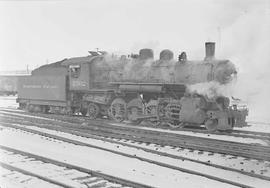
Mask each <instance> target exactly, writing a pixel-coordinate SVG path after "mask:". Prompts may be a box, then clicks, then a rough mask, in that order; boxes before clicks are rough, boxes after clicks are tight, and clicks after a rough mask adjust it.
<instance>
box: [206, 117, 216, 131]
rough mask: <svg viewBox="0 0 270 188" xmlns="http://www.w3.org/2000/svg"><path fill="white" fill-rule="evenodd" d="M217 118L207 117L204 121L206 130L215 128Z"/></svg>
mask: <svg viewBox="0 0 270 188" xmlns="http://www.w3.org/2000/svg"><path fill="white" fill-rule="evenodd" d="M217 126H218V120H217V119H208V120H206V122H205V127H206V129H207V130H208V131H215V130H217Z"/></svg>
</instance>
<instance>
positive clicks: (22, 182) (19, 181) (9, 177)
mask: <svg viewBox="0 0 270 188" xmlns="http://www.w3.org/2000/svg"><path fill="white" fill-rule="evenodd" d="M0 187H1V188H2V187H3V188H22V187H24V188H33V187H38V188H48V187H49V188H60V186H57V185H55V184H51V183H49V182H46V181H44V180H41V179H39V178H36V177H32V176H28V175H25V174H22V173H20V172H15V171H11V170H8V169H6V168H3V167H1V166H0Z"/></svg>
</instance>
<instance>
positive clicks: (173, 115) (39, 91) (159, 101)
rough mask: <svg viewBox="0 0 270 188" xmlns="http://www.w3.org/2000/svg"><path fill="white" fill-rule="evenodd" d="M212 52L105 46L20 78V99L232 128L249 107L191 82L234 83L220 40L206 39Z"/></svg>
mask: <svg viewBox="0 0 270 188" xmlns="http://www.w3.org/2000/svg"><path fill="white" fill-rule="evenodd" d="M205 47H206V48H205V49H206V57H205V59H204V60H202V61H190V60H188V59H187V56H186V53H185V52H183V53H181V54H180V55H179V56H178V59H177V60H175V59H174V54H173V52H172V51H170V50H163V51H161V53H160V57H159V59H158V60H154V54H153V51H152V50H151V49H142V50H140V52H139V54H138V55H136V54H132V55H130V56H128V57H126V56H121V57H120V58H118V57H116V56H112V55H108V54H107V53H106V52H103V51H98V52H94V51H90V52H89V53H90V54H91V55H89V56H86V57H77V58H70V59H64V60H62V61H59V62H56V63H52V64H48V65H44V66H41V67H39V68H37V69H35V70H34V71H32V75H31V76H30V77H25V78H23V79H21V80H20V82H19V87H18V99H17V102H18V103H19V104H20V107H22V108H25V109H27V110H29V111H42V112H45V113H46V112H51V113H60V114H73V113H81V114H82V115H84V116H88V117H89V118H90V119H95V118H99V117H105V116H106V117H109V118H111V119H113V120H115V121H117V122H121V121H125V120H128V121H131V122H133V123H136V124H139V123H141V122H142V121H143V122H147V123H149V124H151V125H152V126H158V125H160V124H166V125H169V126H170V127H173V128H177V127H182V126H186V125H197V126H200V125H202V124H204V125H205V126H206V128H207V129H208V130H217V129H219V130H228V129H232V128H233V127H235V126H238V127H241V126H244V125H245V124H246V122H245V118H246V116H247V109H239V107H237V106H236V105H233V106H231V105H230V100H229V98H228V97H226V96H223V95H222V94H217V95H214V96H210V97H209V96H207V95H204V94H202V93H198V92H194V91H190V90H189V89H188V88H189V86H190V85H194V84H198V83H202V84H204V83H209V82H215V83H217V84H220V85H226V84H228V83H230V82H231V81H232V80H233V78H234V77H235V76H236V74H237V72H236V69H235V66H234V64H233V63H232V62H230V61H229V60H217V59H215V57H214V53H215V43H212V42H208V43H206V44H205Z"/></svg>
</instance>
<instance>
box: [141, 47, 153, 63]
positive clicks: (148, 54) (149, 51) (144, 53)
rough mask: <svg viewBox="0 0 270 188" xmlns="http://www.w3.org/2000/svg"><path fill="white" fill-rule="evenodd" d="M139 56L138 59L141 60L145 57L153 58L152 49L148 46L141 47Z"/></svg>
mask: <svg viewBox="0 0 270 188" xmlns="http://www.w3.org/2000/svg"><path fill="white" fill-rule="evenodd" d="M139 57H140V59H142V60H145V59H153V58H154V52H153V50H152V49H149V48H144V49H141V50H140V52H139Z"/></svg>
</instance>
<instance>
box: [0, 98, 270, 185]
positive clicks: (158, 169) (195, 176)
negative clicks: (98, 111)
mask: <svg viewBox="0 0 270 188" xmlns="http://www.w3.org/2000/svg"><path fill="white" fill-rule="evenodd" d="M0 105H1V109H0V119H1V131H0V138H1V140H0V142H1V148H0V156H1V157H0V162H1V169H0V171H1V187H37V185H38V187H269V186H270V161H269V160H268V158H270V152H269V151H270V148H269V140H270V136H269V135H267V134H265V135H263V136H262V135H261V138H260V135H259V134H257V135H256V136H254V135H255V134H254V135H253V136H250V137H249V136H247V135H249V134H251V133H250V132H248V133H249V134H245V136H233V134H232V135H231V136H230V135H229V134H215V133H211V134H210V133H207V134H205V133H200V132H192V131H188V130H185V131H184V130H182V131H181V130H176V131H171V130H170V131H169V130H168V131H166V134H165V133H164V131H165V130H159V129H154V130H155V131H157V132H155V133H159V135H157V136H156V137H154V136H153V135H152V134H151V132H149V131H153V129H152V128H149V127H133V126H130V125H129V126H127V127H130V128H132V129H130V132H131V133H130V135H129V133H127V132H125V131H127V130H124V129H121V127H123V125H117V124H116V125H114V126H113V125H112V126H111V130H110V129H108V128H106V127H105V126H104V127H103V128H102V129H100V130H99V129H98V128H97V127H95V126H94V125H91V123H90V122H89V123H84V124H83V125H82V124H79V123H76V121H75V120H73V121H72V122H71V121H70V119H71V118H66V120H65V118H63V117H60V116H59V118H57V116H50V115H47V116H44V115H42V114H30V113H25V112H22V111H20V110H17V109H16V107H17V104H16V103H15V97H1V99H0ZM76 118H78V117H74V119H76ZM74 121H75V122H74ZM76 126H77V128H76ZM262 128H263V129H262ZM134 129H137V131H136V133H135V131H134ZM113 130H116V131H115V132H113ZM242 130H243V129H242ZM244 130H246V131H249V130H252V131H256V130H259V132H262V131H263V132H265V133H267V132H268V133H270V125H268V124H260V123H256V124H255V123H254V124H252V126H250V127H246V128H244ZM139 131H145V132H144V133H139ZM116 132H118V133H119V135H117V134H116ZM105 133H106V134H105ZM120 133H121V134H120ZM142 134H145V137H143V136H142ZM176 135H179V138H177V137H176ZM121 136H122V138H121ZM147 136H148V138H146V137H147ZM183 136H189V137H183ZM131 137H134V139H131ZM158 137H164V139H165V138H168V139H169V140H170V142H169V141H168V142H165V141H164V139H163V140H158ZM181 137H183V138H189V139H190V138H193V140H187V141H186V142H187V145H184V144H183V143H182V142H183V140H181ZM150 138H151V139H150ZM177 139H178V140H177ZM196 140H198V142H199V141H201V142H203V143H202V144H207V146H208V148H207V147H202V146H200V147H198V142H195V141H196ZM177 141H179V145H177V144H175V142H177ZM220 141H223V142H224V143H225V142H227V141H230V142H229V144H231V145H233V144H235V145H234V148H235V151H234V152H233V151H232V150H229V146H228V145H225V144H224V147H227V148H228V150H226V149H224V148H223V149H222V148H218V149H217V151H215V150H214V149H213V146H212V144H215V143H216V144H217V143H219V144H221V142H220ZM180 142H181V143H180ZM222 146H223V145H222ZM241 146H242V147H243V148H244V147H245V148H247V149H248V146H250V151H247V152H244V151H241V148H240V147H241ZM256 148H257V149H258V150H256ZM221 149H222V150H221ZM219 150H220V152H218V151H219ZM262 150H264V151H262ZM252 152H254V153H252ZM236 154H239V155H236ZM267 155H268V156H267Z"/></svg>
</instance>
